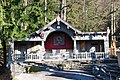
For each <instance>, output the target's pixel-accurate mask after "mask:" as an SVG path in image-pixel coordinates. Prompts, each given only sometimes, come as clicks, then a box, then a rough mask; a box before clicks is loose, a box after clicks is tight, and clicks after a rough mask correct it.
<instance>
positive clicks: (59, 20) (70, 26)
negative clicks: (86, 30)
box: [36, 16, 81, 34]
mask: <svg viewBox="0 0 120 80" xmlns="http://www.w3.org/2000/svg"><path fill="white" fill-rule="evenodd" d="M55 22H62V23H63V24H65V25H66V26H68V27H69V28H71V29H72V30H74V31H75V32H77V33H81V31H79V30H78V29H76V28H75V27H73V26H72V25H70V24H69V23H68V22H66V21H65V20H63V19H61V18H60V17H59V16H57V17H56V18H55V19H54V20H53V21H51V22H50V23H48V24H47V25H46V26H44V27H43V28H41V29H40V30H38V31H36V33H37V34H39V33H40V32H41V31H43V30H45V29H47V28H48V27H50V26H51V25H52V24H54V23H55Z"/></svg>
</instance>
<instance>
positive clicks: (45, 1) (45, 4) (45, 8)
mask: <svg viewBox="0 0 120 80" xmlns="http://www.w3.org/2000/svg"><path fill="white" fill-rule="evenodd" d="M46 11H47V0H44V20H45V23H46V22H47V16H46Z"/></svg>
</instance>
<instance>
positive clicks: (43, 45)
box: [42, 40, 45, 48]
mask: <svg viewBox="0 0 120 80" xmlns="http://www.w3.org/2000/svg"><path fill="white" fill-rule="evenodd" d="M42 47H43V48H45V44H44V40H42Z"/></svg>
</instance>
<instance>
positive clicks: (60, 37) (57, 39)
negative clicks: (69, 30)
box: [53, 33, 65, 46]
mask: <svg viewBox="0 0 120 80" xmlns="http://www.w3.org/2000/svg"><path fill="white" fill-rule="evenodd" d="M53 38H54V45H55V46H63V45H65V35H64V34H61V33H60V34H54V37H53Z"/></svg>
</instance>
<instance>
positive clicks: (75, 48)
mask: <svg viewBox="0 0 120 80" xmlns="http://www.w3.org/2000/svg"><path fill="white" fill-rule="evenodd" d="M76 52H77V45H76V36H74V50H73V53H74V54H76Z"/></svg>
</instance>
